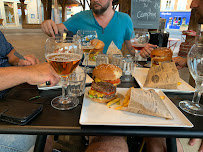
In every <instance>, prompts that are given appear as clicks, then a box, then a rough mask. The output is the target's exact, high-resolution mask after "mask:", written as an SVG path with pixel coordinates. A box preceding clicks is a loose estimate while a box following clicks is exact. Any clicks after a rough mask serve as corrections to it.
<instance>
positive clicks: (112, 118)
mask: <svg viewBox="0 0 203 152" xmlns="http://www.w3.org/2000/svg"><path fill="white" fill-rule="evenodd" d="M128 89H129V88H117V92H118V93H120V94H122V95H125V94H126V92H127V90H128ZM88 90H89V88H86V90H85V91H86V93H87V91H88ZM156 92H157V93H158V94H159V95H160V96H165V99H164V100H163V102H164V103H165V105H166V106H167V108H168V110H169V111H170V113H171V115H172V116H173V118H174V119H173V120H167V119H165V118H159V117H153V116H148V115H142V114H135V113H130V112H126V111H121V110H114V109H111V108H108V106H107V105H106V104H103V103H97V102H94V101H92V100H91V99H90V98H89V97H87V96H84V100H83V105H82V112H81V115H80V124H81V125H111V126H157V127H188V128H191V127H193V124H192V123H191V122H190V121H189V120H188V119H187V118H186V117H185V116H184V115H183V114H182V112H180V111H179V110H178V108H177V107H176V106H175V105H174V104H173V103H172V101H171V100H170V99H169V98H168V97H167V96H166V95H165V94H164V93H163V92H162V91H161V90H156Z"/></svg>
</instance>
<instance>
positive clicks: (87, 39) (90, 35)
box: [76, 30, 98, 73]
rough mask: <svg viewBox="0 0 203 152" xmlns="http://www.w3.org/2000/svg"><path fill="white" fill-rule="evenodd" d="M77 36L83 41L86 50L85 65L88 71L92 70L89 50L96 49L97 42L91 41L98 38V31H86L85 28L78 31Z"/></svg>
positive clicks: (83, 47)
mask: <svg viewBox="0 0 203 152" xmlns="http://www.w3.org/2000/svg"><path fill="white" fill-rule="evenodd" d="M76 35H77V38H78V39H79V40H80V42H81V46H82V50H83V52H84V57H85V58H84V60H85V67H86V71H87V73H89V72H91V71H90V70H91V69H90V68H88V60H89V52H90V51H91V50H93V49H94V47H95V46H96V44H97V43H91V41H92V40H94V39H97V38H98V37H97V32H96V31H85V30H78V31H77V34H76Z"/></svg>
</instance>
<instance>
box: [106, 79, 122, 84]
mask: <svg viewBox="0 0 203 152" xmlns="http://www.w3.org/2000/svg"><path fill="white" fill-rule="evenodd" d="M105 81H106V82H109V83H112V84H115V83H120V79H119V78H118V79H116V80H105Z"/></svg>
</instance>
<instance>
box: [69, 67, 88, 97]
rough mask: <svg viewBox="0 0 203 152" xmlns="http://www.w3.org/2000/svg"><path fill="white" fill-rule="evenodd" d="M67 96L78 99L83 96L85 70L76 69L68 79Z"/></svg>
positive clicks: (81, 68)
mask: <svg viewBox="0 0 203 152" xmlns="http://www.w3.org/2000/svg"><path fill="white" fill-rule="evenodd" d="M68 82H69V85H68V88H67V94H68V96H71V97H78V96H81V95H83V94H84V91H85V82H86V69H85V68H84V67H77V68H76V70H75V71H74V72H73V73H72V74H70V75H69V77H68Z"/></svg>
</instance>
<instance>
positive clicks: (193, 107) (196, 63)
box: [179, 37, 203, 116]
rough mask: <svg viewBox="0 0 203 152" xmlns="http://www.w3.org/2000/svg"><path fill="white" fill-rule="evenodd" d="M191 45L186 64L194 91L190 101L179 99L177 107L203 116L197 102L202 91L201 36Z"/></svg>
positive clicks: (202, 40) (201, 107)
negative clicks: (193, 81) (192, 79)
mask: <svg viewBox="0 0 203 152" xmlns="http://www.w3.org/2000/svg"><path fill="white" fill-rule="evenodd" d="M197 39H198V41H197V43H196V44H194V45H193V46H192V48H191V49H190V51H189V53H188V55H187V64H188V67H189V71H190V73H191V75H192V77H193V78H194V80H195V83H196V86H195V92H194V96H193V99H192V101H181V102H180V103H179V107H180V108H181V109H182V110H184V111H186V112H187V113H190V114H193V115H197V116H203V105H202V104H200V103H199V101H200V98H201V94H202V92H203V38H200V37H197Z"/></svg>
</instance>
